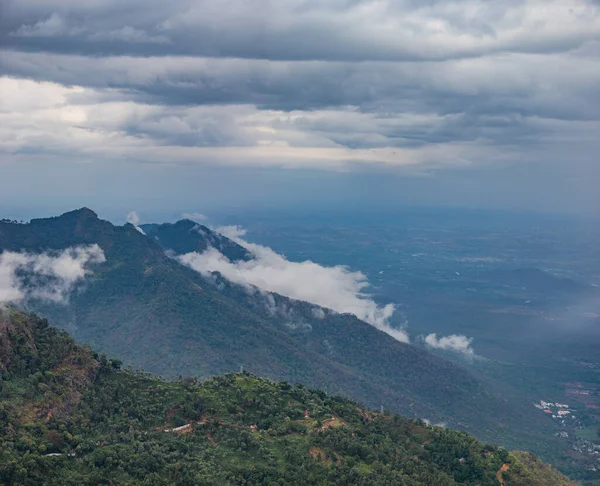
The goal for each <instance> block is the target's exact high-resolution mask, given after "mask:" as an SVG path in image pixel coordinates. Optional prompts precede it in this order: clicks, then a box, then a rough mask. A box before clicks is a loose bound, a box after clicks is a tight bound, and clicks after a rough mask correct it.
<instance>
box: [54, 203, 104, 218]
mask: <svg viewBox="0 0 600 486" xmlns="http://www.w3.org/2000/svg"><path fill="white" fill-rule="evenodd" d="M60 217H61V218H71V217H75V218H77V219H98V215H97V214H96V213H95V212H94V211H92V210H91V209H90V208H88V207H85V206H84V207H82V208H80V209H75V210H73V211H68V212H66V213H64V214H62V215H61V216H60Z"/></svg>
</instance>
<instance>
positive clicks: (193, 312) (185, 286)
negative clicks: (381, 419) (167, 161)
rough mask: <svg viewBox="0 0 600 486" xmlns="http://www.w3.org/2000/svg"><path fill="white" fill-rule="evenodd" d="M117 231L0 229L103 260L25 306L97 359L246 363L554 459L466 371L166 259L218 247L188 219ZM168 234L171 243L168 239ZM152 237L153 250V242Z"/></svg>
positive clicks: (78, 219) (214, 371)
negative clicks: (55, 293) (176, 251)
mask: <svg viewBox="0 0 600 486" xmlns="http://www.w3.org/2000/svg"><path fill="white" fill-rule="evenodd" d="M146 229H147V230H148V233H149V235H144V234H142V233H141V232H139V231H138V230H137V229H136V228H135V227H134V226H133V225H131V224H126V225H124V226H114V225H112V224H111V223H110V222H108V221H103V220H100V219H99V218H98V217H97V215H96V214H95V213H94V212H93V211H91V210H89V209H81V210H77V211H72V212H70V213H66V214H64V215H62V216H59V217H55V218H49V219H34V220H32V221H31V222H30V223H28V224H14V223H2V222H0V251H1V250H11V251H21V250H26V251H29V252H42V251H48V250H58V249H64V248H68V247H72V246H76V245H89V244H98V245H99V246H100V247H101V248H102V250H103V251H104V253H105V256H106V261H105V262H104V263H101V264H97V265H95V266H94V267H93V274H92V275H90V276H88V277H87V278H86V280H85V282H84V284H83V285H82V286H80V287H79V288H77V289H76V290H75V292H73V294H72V295H71V297H70V302H69V305H68V306H67V307H66V308H65V307H64V306H63V305H58V304H51V303H47V302H43V301H29V302H27V303H26V307H27V308H29V309H33V310H35V311H37V312H39V313H40V314H41V315H44V316H46V317H48V318H50V319H51V320H52V321H53V322H55V323H56V324H57V325H59V326H60V327H61V328H63V329H66V330H68V331H69V332H71V334H73V335H74V336H75V338H76V339H77V340H78V341H80V342H84V343H87V344H89V345H91V346H93V347H94V348H95V349H97V350H98V351H101V352H108V353H110V354H111V355H112V356H114V357H116V358H119V359H121V360H123V361H124V363H125V364H126V365H128V366H132V367H135V368H142V369H145V370H147V371H149V372H152V373H155V374H158V375H165V376H168V377H177V376H178V375H183V376H192V375H193V376H198V377H201V378H208V377H210V376H214V375H219V374H223V373H227V372H231V371H236V370H239V369H240V366H243V367H244V369H247V370H249V371H251V372H253V373H256V374H258V375H261V376H266V377H269V378H271V379H275V380H286V381H289V382H294V383H295V382H302V383H305V384H307V385H308V386H310V387H313V388H319V389H324V390H326V391H328V392H330V393H335V394H341V395H345V396H348V397H350V398H353V399H356V400H360V401H362V402H364V403H366V404H367V405H368V406H372V407H379V406H380V405H383V406H385V407H386V408H389V409H391V410H394V411H398V412H401V413H403V414H405V415H408V416H411V417H423V418H427V419H429V420H431V421H433V422H434V423H440V422H444V423H446V424H449V425H450V426H453V427H456V428H461V429H463V430H466V431H469V432H472V433H474V434H476V435H477V436H478V437H480V438H482V439H484V440H488V441H493V442H495V443H501V444H505V445H507V446H511V447H524V448H525V447H526V448H529V449H532V450H534V451H535V452H537V453H540V454H541V455H544V456H546V457H548V456H549V455H551V454H552V452H553V451H554V450H556V445H555V441H556V440H557V439H556V438H555V437H554V436H553V433H554V432H555V431H556V430H555V425H554V424H552V423H551V422H550V421H548V420H545V418H544V417H542V416H541V414H538V413H536V410H535V409H534V408H533V407H531V406H530V404H528V403H519V402H516V401H514V400H508V399H507V398H505V397H503V396H497V395H494V393H493V392H492V391H491V390H490V389H488V388H487V387H486V386H485V385H483V384H482V382H480V381H478V380H477V379H475V378H474V377H473V375H472V374H471V373H469V372H468V371H467V370H466V369H464V368H463V367H461V366H459V365H457V364H454V363H451V362H449V361H446V360H444V359H441V358H439V357H436V356H434V355H432V354H430V353H428V352H427V351H426V350H423V349H420V348H418V347H415V346H412V345H408V344H405V343H401V342H398V341H396V340H395V339H393V338H392V337H390V336H389V335H387V334H385V333H383V332H381V331H379V330H378V329H375V328H374V327H373V326H371V325H369V324H367V323H365V322H363V321H361V320H359V319H357V318H356V317H354V316H352V315H347V314H336V313H333V312H329V311H327V310H326V309H320V310H321V311H322V312H321V313H318V312H317V313H315V312H314V311H315V306H312V305H310V304H307V303H304V302H298V301H292V300H291V299H287V298H285V297H282V296H278V295H276V294H264V293H261V292H259V291H252V289H250V291H249V290H248V289H245V288H242V287H240V286H237V285H233V284H231V283H229V282H227V281H226V280H224V279H223V278H222V277H220V276H219V275H213V276H212V277H211V278H205V277H203V276H202V275H200V274H199V273H197V272H195V271H193V270H191V269H189V268H187V267H185V266H183V265H181V264H180V263H178V262H177V261H176V260H174V259H172V258H169V257H168V256H167V255H166V254H165V249H164V248H163V247H161V246H160V245H159V242H161V243H162V244H165V245H167V247H168V248H169V249H170V250H173V248H190V247H194V248H201V247H202V246H201V245H202V243H201V242H200V241H194V242H190V241H184V242H180V243H178V242H177V241H176V240H177V238H176V237H175V235H177V234H184V235H187V236H186V238H187V237H188V236H189V237H191V238H192V239H193V240H199V239H202V238H204V237H205V236H206V235H209V236H210V240H207V241H216V240H215V239H216V238H218V239H219V240H220V241H221V243H222V245H223V248H229V249H232V251H235V252H236V253H237V254H239V255H242V253H241V251H240V250H239V249H236V246H235V245H236V244H235V243H234V242H230V243H229V242H227V241H226V240H224V239H223V238H224V237H222V236H217V235H214V234H212V235H211V233H212V232H211V233H207V231H208V232H210V230H209V229H208V228H204V229H203V232H204V233H205V236H203V235H202V234H201V232H198V231H196V230H194V231H191V230H192V229H193V226H192V222H189V221H187V222H186V221H184V222H180V223H177V224H175V225H160V226H157V227H152V228H146ZM167 235H169V236H168V237H167ZM156 237H158V241H157V240H156Z"/></svg>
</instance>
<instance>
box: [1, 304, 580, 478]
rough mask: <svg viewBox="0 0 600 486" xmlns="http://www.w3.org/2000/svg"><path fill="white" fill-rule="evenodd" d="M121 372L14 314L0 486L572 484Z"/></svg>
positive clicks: (353, 414)
mask: <svg viewBox="0 0 600 486" xmlns="http://www.w3.org/2000/svg"><path fill="white" fill-rule="evenodd" d="M120 368H121V363H120V362H119V361H117V360H110V359H107V358H106V357H105V356H104V355H98V354H96V353H94V352H93V351H92V350H91V349H90V348H88V347H85V346H79V345H77V344H76V343H75V342H74V341H73V339H72V338H71V337H70V336H69V335H68V334H66V333H65V332H64V331H60V330H57V329H55V328H53V327H50V326H49V324H48V322H47V321H46V320H45V319H40V318H38V317H36V316H35V315H31V314H25V313H22V312H18V311H15V310H14V309H5V310H3V311H2V314H1V317H0V377H1V380H0V418H1V419H2V420H0V484H6V485H10V484H23V485H39V484H56V485H59V484H60V485H85V484H89V485H97V484H130V485H138V484H139V485H169V484H176V485H221V484H224V485H226V484H230V485H234V484H239V485H244V484H245V485H249V484H267V485H306V484H319V485H348V484H356V485H382V484H389V485H393V484H403V485H414V486H416V485H433V484H435V485H440V486H442V485H448V486H450V485H455V484H473V485H475V484H478V485H482V486H486V485H489V486H496V485H498V484H504V485H514V486H519V485H523V486H525V485H527V486H534V485H539V486H545V485H547V486H551V485H552V486H561V485H569V484H572V483H570V482H569V481H568V480H567V479H566V478H565V477H564V476H562V475H561V474H560V473H558V472H556V471H555V470H553V469H552V468H550V467H549V466H546V465H545V464H543V463H541V462H540V461H539V460H537V459H536V458H535V457H534V456H532V455H530V454H527V453H513V452H509V451H507V450H506V449H503V448H498V447H496V446H494V445H490V444H483V443H481V442H479V441H478V440H476V439H475V438H473V437H472V436H470V435H468V434H466V433H464V432H457V431H453V430H448V429H445V428H441V427H436V426H431V425H427V424H426V423H425V422H423V421H421V420H415V419H406V418H403V417H401V416H399V415H396V414H393V413H390V412H388V411H383V412H381V411H378V412H376V411H373V410H370V409H368V408H365V407H363V406H361V405H359V404H357V403H355V402H353V401H350V400H347V399H345V398H341V397H331V396H328V395H327V394H325V393H323V392H321V391H316V390H309V389H307V388H305V387H304V386H303V385H301V384H296V385H292V384H289V383H287V382H280V383H278V382H273V381H270V380H267V379H263V378H260V377H257V376H253V375H251V374H249V373H244V372H242V373H238V374H227V375H224V376H219V377H215V378H212V379H210V380H207V381H198V380H197V379H195V378H187V379H179V380H176V381H166V380H163V379H159V378H156V377H153V376H151V375H149V374H147V373H142V372H138V373H134V372H131V371H126V370H121V369H120Z"/></svg>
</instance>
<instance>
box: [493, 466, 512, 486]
mask: <svg viewBox="0 0 600 486" xmlns="http://www.w3.org/2000/svg"><path fill="white" fill-rule="evenodd" d="M509 469H510V464H502V466H501V467H500V469H498V472H497V473H496V477H497V478H498V482H499V483H500V486H505V484H506V483H505V482H504V479H503V478H502V475H503V474H504V473H505V472H506V471H508V470H509Z"/></svg>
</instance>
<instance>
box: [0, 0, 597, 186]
mask: <svg viewBox="0 0 600 486" xmlns="http://www.w3.org/2000/svg"><path fill="white" fill-rule="evenodd" d="M2 9H3V10H2V12H1V15H0V45H2V46H3V50H2V51H0V56H1V58H0V62H1V67H2V72H3V73H4V75H5V76H4V77H0V91H1V92H2V95H3V96H2V101H0V127H1V128H0V140H2V142H0V162H1V161H2V160H4V161H8V162H11V161H12V162H15V161H16V162H19V161H31V160H32V159H33V158H35V159H36V160H39V159H43V158H44V157H49V156H60V157H63V158H67V159H73V160H79V161H81V160H84V161H88V162H95V161H96V162H101V161H105V160H119V161H128V162H154V163H170V164H201V163H203V164H218V165H223V164H236V165H251V166H264V165H274V166H283V167H309V168H328V169H331V168H333V169H338V168H352V167H355V166H356V165H357V164H358V165H362V166H363V167H365V166H374V165H377V166H399V167H404V168H407V167H410V168H411V170H417V171H419V170H421V169H424V170H426V169H429V168H438V167H481V166H483V167H487V166H494V165H497V166H504V165H507V164H508V165H510V164H519V165H521V164H532V165H536V164H540V163H541V162H543V163H544V164H545V165H546V166H547V167H548V171H549V172H550V173H553V172H560V171H557V170H556V167H561V164H562V166H563V167H564V166H566V161H567V160H568V163H569V164H570V166H572V167H573V166H574V167H576V168H577V170H578V171H579V173H583V174H587V178H588V179H589V178H590V177H592V176H593V175H596V174H597V169H596V168H595V154H596V153H597V152H598V151H599V150H600V146H599V145H598V143H599V142H598V137H597V133H598V131H599V130H600V101H599V100H600V13H599V5H598V3H597V2H591V1H585V0H570V1H568V2H565V1H563V0H560V1H559V0H551V1H541V0H514V1H510V2H495V3H493V2H492V3H490V2H483V1H480V0H456V1H450V0H446V1H442V0H438V1H428V2H416V1H413V0H404V1H394V2H392V1H374V0H326V1H319V2H317V1H313V0H294V1H292V2H270V1H266V0H253V1H250V2H242V1H239V0H231V1H230V2H227V3H226V4H223V3H215V2H209V1H204V0H173V1H170V2H162V1H160V2H159V1H158V0H150V1H147V0H144V1H142V0H128V1H126V2H121V1H119V2H117V1H116V0H110V1H106V0H102V1H100V0H92V1H89V2H75V1H74V0H67V1H65V0H62V1H58V0H35V1H30V2H19V1H17V0H9V1H8V2H3V7H2ZM561 170H562V169H561ZM584 178H586V177H584Z"/></svg>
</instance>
